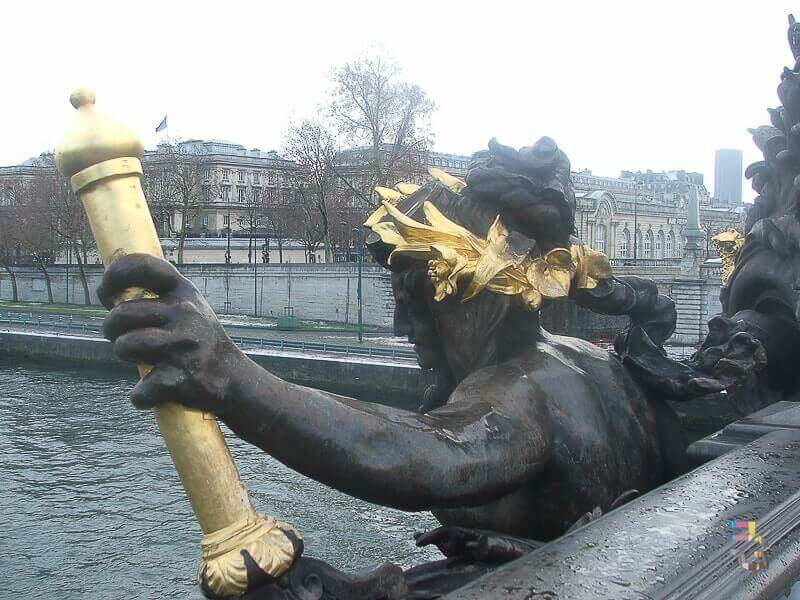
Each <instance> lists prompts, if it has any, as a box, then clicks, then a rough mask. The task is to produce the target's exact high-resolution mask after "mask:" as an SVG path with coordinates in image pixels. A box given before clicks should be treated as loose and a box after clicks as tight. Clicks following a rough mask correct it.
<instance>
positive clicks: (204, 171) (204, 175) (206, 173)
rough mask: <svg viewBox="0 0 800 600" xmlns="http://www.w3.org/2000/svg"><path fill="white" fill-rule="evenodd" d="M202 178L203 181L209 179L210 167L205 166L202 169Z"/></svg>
mask: <svg viewBox="0 0 800 600" xmlns="http://www.w3.org/2000/svg"><path fill="white" fill-rule="evenodd" d="M203 179H204V180H205V181H208V180H209V179H211V169H210V168H208V167H206V168H205V169H203Z"/></svg>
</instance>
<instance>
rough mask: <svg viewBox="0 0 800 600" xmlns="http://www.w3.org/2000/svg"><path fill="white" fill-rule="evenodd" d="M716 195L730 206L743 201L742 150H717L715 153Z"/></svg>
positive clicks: (737, 204)
mask: <svg viewBox="0 0 800 600" xmlns="http://www.w3.org/2000/svg"><path fill="white" fill-rule="evenodd" d="M714 196H715V197H716V199H717V200H719V201H720V202H724V203H725V204H728V205H729V206H739V205H740V204H741V203H742V151H741V150H717V152H716V154H715V155H714Z"/></svg>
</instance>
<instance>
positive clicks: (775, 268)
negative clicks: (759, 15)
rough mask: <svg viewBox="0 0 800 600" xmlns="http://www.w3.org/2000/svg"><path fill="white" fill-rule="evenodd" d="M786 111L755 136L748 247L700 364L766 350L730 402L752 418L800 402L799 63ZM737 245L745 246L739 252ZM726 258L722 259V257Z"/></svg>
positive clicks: (783, 92)
mask: <svg viewBox="0 0 800 600" xmlns="http://www.w3.org/2000/svg"><path fill="white" fill-rule="evenodd" d="M799 35H800V34H799V33H798V25H797V23H796V22H795V20H794V17H792V16H790V17H789V32H788V36H789V45H790V48H791V50H792V54H793V57H794V58H795V59H797V58H798V56H799V55H800V54H799V53H800V45H799V44H800V37H799ZM778 97H779V98H780V100H781V102H782V103H783V106H779V107H778V108H776V109H769V115H770V121H771V125H762V126H760V127H757V128H755V129H751V130H750V132H751V134H752V135H753V140H754V142H755V144H756V145H757V146H758V148H759V149H760V150H761V151H762V153H763V156H764V160H762V161H759V162H756V163H753V164H752V165H750V166H748V167H747V169H746V171H745V176H746V177H747V178H748V179H752V185H753V189H754V190H755V191H756V192H757V193H758V196H757V197H756V199H755V201H754V203H753V206H752V207H751V208H750V210H749V211H748V214H747V221H746V223H745V239H744V243H743V244H741V243H740V242H738V241H737V242H735V245H734V246H733V247H732V248H731V250H732V253H731V255H730V256H729V261H730V262H731V266H733V270H732V272H731V273H730V274H729V275H728V277H727V282H726V285H725V286H724V287H723V289H722V294H721V300H722V307H723V314H722V315H720V316H718V317H715V318H714V319H712V320H711V321H710V322H709V334H708V337H707V338H706V340H705V341H704V343H703V345H702V346H701V347H700V350H699V351H698V353H697V355H696V356H695V357H694V358H693V362H694V363H695V364H696V365H701V364H702V363H703V362H704V360H706V359H708V358H709V357H711V356H713V354H714V352H716V349H718V348H720V347H721V346H723V345H725V346H727V347H729V348H731V347H733V346H738V347H739V351H738V352H739V354H741V355H744V354H746V350H744V346H748V345H749V346H752V345H753V344H757V345H758V346H760V347H761V352H760V358H759V359H758V360H759V362H761V363H762V368H760V369H757V370H754V371H752V372H749V373H741V375H742V377H740V378H739V381H737V382H736V384H735V385H733V386H732V387H731V388H730V389H729V397H730V398H731V399H732V401H733V402H734V403H735V404H736V405H737V406H738V407H739V408H740V411H741V412H742V413H743V414H747V413H749V412H752V411H754V410H757V409H759V408H762V407H764V406H766V405H768V404H772V403H773V402H776V401H779V400H798V399H800V373H799V372H798V370H797V368H796V354H797V349H798V348H800V327H799V326H798V317H797V315H796V313H797V314H800V311H798V310H797V307H798V281H800V221H798V216H800V200H799V199H800V177H798V176H800V64H797V63H795V64H794V65H793V67H792V68H785V69H784V70H783V73H782V75H781V82H780V85H779V86H778ZM737 246H739V247H737ZM723 260H724V258H723Z"/></svg>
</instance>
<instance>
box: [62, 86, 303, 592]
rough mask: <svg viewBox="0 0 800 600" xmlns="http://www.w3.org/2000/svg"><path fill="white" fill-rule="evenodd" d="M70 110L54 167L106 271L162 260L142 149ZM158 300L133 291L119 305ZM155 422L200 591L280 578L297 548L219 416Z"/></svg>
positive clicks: (87, 113)
mask: <svg viewBox="0 0 800 600" xmlns="http://www.w3.org/2000/svg"><path fill="white" fill-rule="evenodd" d="M70 102H71V103H72V105H73V106H74V107H75V108H76V109H78V117H77V123H76V126H75V128H74V129H73V130H72V131H71V132H69V133H68V134H67V135H66V136H65V137H64V139H63V140H62V142H61V145H60V146H59V149H58V150H57V152H56V164H57V166H58V170H59V171H60V172H61V174H62V175H64V176H65V177H67V178H69V179H70V182H71V184H72V189H73V190H74V191H75V193H76V194H77V195H78V197H79V198H80V200H81V201H82V202H83V206H84V208H85V209H86V214H87V216H88V218H89V224H90V226H91V229H92V233H93V234H94V236H95V239H96V240H97V249H98V251H99V253H100V255H101V257H102V259H103V263H104V264H105V265H106V266H107V265H108V264H110V263H111V262H113V261H114V260H116V259H117V258H119V257H120V256H124V255H125V254H130V253H135V252H139V253H146V254H150V255H153V256H158V257H160V258H163V255H162V249H161V244H160V243H159V239H158V235H157V233H156V230H155V227H154V225H153V219H152V218H151V216H150V211H149V209H148V207H147V202H146V200H145V198H144V194H143V193H142V187H141V181H140V179H141V176H142V165H141V163H140V162H139V157H141V155H142V153H143V151H144V149H143V147H142V143H141V142H140V141H139V139H138V137H137V136H136V135H135V134H134V133H133V132H132V131H131V130H130V129H128V128H127V127H125V126H124V125H121V124H119V123H116V122H113V121H111V120H109V119H108V118H107V117H105V116H103V115H102V114H100V113H99V112H98V111H97V110H95V106H94V105H95V96H94V93H92V92H91V91H90V90H87V89H80V90H77V91H76V92H74V93H73V94H72V96H71V97H70ZM153 296H154V295H153V293H152V292H150V291H148V290H145V289H130V290H127V291H126V292H125V293H124V294H122V295H121V297H119V298H118V299H117V302H124V301H126V300H132V299H135V298H148V297H150V298H152V297H153ZM150 369H151V367H149V366H147V365H140V366H139V373H140V375H141V376H142V377H145V376H146V375H147V373H149V372H150ZM154 413H155V417H156V421H157V422H158V427H159V429H160V430H161V434H162V435H163V437H164V442H165V443H166V446H167V449H168V450H169V452H170V455H171V456H172V461H173V463H174V464H175V469H176V470H177V472H178V475H179V476H180V479H181V482H182V483H183V487H184V489H185V490H186V495H187V496H188V497H189V501H190V503H191V505H192V509H193V510H194V513H195V516H196V517H197V520H198V521H199V523H200V527H201V529H202V531H203V539H202V542H201V548H202V560H201V563H200V567H199V568H198V572H197V577H198V580H199V582H200V583H201V585H203V587H204V588H205V589H206V590H207V591H208V592H210V593H212V594H214V595H215V596H218V597H222V598H232V597H238V596H240V595H241V594H243V593H244V592H245V591H247V590H248V589H251V588H252V587H254V586H256V585H259V584H260V583H262V582H263V581H264V580H266V579H269V578H270V577H276V576H278V575H280V574H282V573H284V572H285V571H286V570H287V569H288V568H289V567H290V566H291V565H292V562H293V560H294V558H295V556H296V555H297V554H298V553H299V552H298V548H297V546H296V544H295V543H294V542H293V541H292V540H291V539H290V538H289V537H288V536H287V534H286V533H285V532H284V531H282V529H281V528H279V527H278V526H277V523H276V521H275V519H274V518H272V517H267V516H264V515H260V514H258V513H256V511H255V509H254V508H253V504H252V503H251V501H250V497H249V495H248V494H247V491H246V490H245V488H244V485H243V484H242V482H241V480H240V479H239V472H238V470H237V469H236V465H235V464H234V462H233V459H232V458H231V455H230V452H229V451H228V447H227V445H226V444H225V440H224V439H223V437H222V433H221V432H220V428H219V425H218V424H217V420H216V419H215V418H214V416H213V415H210V414H207V413H203V412H200V411H196V410H190V409H187V408H184V407H183V406H180V405H178V404H175V403H169V404H165V405H163V406H160V407H158V408H156V409H155V410H154ZM281 527H284V526H283V525H282V526H281ZM245 551H246V553H247V554H249V556H250V557H252V559H253V560H254V561H255V562H256V564H257V565H258V566H259V567H260V569H261V571H262V572H261V573H260V574H257V575H256V574H255V573H253V572H252V571H251V573H250V576H251V577H252V576H255V577H256V579H259V580H258V581H254V580H251V579H249V576H248V569H247V568H246V566H245V562H244V556H245ZM167 567H168V565H167Z"/></svg>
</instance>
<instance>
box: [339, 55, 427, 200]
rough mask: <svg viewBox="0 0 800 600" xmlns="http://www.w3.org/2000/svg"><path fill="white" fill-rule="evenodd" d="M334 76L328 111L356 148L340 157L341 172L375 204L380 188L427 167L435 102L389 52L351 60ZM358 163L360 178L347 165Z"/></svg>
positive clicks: (354, 189) (356, 191)
mask: <svg viewBox="0 0 800 600" xmlns="http://www.w3.org/2000/svg"><path fill="white" fill-rule="evenodd" d="M332 79H333V84H334V88H333V98H332V101H331V104H330V107H329V111H328V112H329V114H330V116H331V118H332V119H333V121H334V123H335V124H336V126H337V127H338V129H339V132H340V133H341V134H342V135H343V137H344V140H345V141H346V142H347V143H348V144H350V145H351V146H355V147H356V148H354V149H353V150H351V151H349V152H348V153H345V154H344V155H343V156H341V157H340V158H341V160H337V162H336V165H335V167H336V173H337V175H338V176H339V177H340V178H341V179H342V180H343V181H344V182H345V183H346V184H347V186H348V187H349V188H350V189H351V191H352V192H353V193H354V194H355V195H356V196H357V197H358V198H360V199H361V201H362V203H363V204H364V206H367V207H371V206H374V205H375V204H376V201H375V200H373V195H372V190H373V189H374V188H375V187H376V186H386V187H391V186H393V185H394V184H396V183H397V182H398V181H400V180H401V179H403V178H406V177H408V176H409V175H410V174H414V173H418V172H420V171H421V170H422V169H423V164H424V162H425V161H424V160H422V157H423V156H424V155H425V153H426V152H427V150H428V147H429V146H430V143H431V140H432V134H431V130H430V123H429V121H430V116H431V114H432V112H433V110H434V108H435V105H434V103H433V101H432V100H431V99H430V98H429V97H428V95H427V94H426V93H425V91H424V90H422V88H420V87H419V86H418V85H414V84H411V83H408V82H405V81H403V80H402V79H401V71H400V68H399V66H398V65H397V63H396V62H395V61H394V60H393V59H391V58H387V57H384V56H380V55H375V56H364V57H362V58H359V59H357V60H355V61H353V62H350V63H347V64H345V65H343V66H341V67H338V68H336V69H334V71H333V75H332ZM353 154H355V156H353ZM353 165H355V166H356V167H357V170H358V171H359V172H360V173H361V175H360V181H358V182H356V181H354V177H352V171H353V170H352V169H348V166H353Z"/></svg>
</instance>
